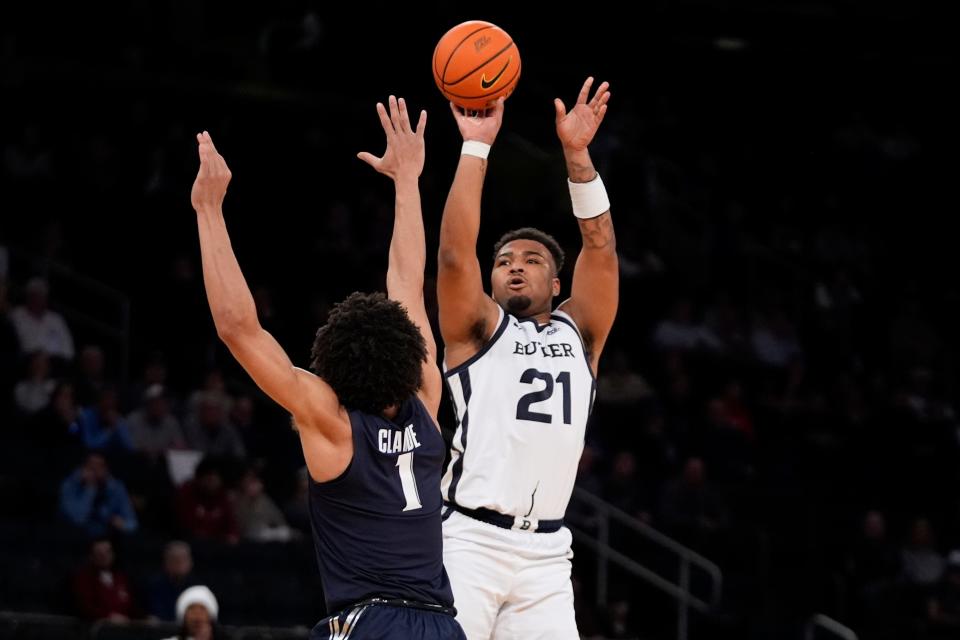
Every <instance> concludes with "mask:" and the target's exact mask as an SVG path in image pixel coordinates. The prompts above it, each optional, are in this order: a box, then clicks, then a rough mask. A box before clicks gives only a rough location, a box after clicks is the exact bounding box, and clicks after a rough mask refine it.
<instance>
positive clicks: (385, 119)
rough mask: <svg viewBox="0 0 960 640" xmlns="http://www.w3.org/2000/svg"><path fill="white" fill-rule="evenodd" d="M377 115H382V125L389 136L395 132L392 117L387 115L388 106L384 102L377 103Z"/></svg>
mask: <svg viewBox="0 0 960 640" xmlns="http://www.w3.org/2000/svg"><path fill="white" fill-rule="evenodd" d="M377 115H378V116H380V126H382V127H383V130H384V131H385V132H386V134H387V137H388V138H389V137H390V136H392V135H393V133H394V131H393V123H392V122H390V117H389V116H388V115H387V108H386V107H385V106H383V103H382V102H378V103H377Z"/></svg>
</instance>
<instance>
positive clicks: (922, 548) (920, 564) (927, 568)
mask: <svg viewBox="0 0 960 640" xmlns="http://www.w3.org/2000/svg"><path fill="white" fill-rule="evenodd" d="M945 564H946V563H945V561H944V559H943V556H942V555H940V553H938V552H937V549H936V545H935V543H934V535H933V527H932V526H931V525H930V521H929V520H927V519H926V518H917V519H916V520H914V521H913V523H912V524H911V526H910V538H909V540H908V541H907V544H906V545H905V546H904V547H903V549H902V550H901V551H900V568H901V571H902V574H903V579H904V580H905V581H906V582H907V583H908V584H910V585H913V586H917V587H929V586H932V585H934V584H936V583H937V582H939V581H940V578H942V577H943V570H944V566H945Z"/></svg>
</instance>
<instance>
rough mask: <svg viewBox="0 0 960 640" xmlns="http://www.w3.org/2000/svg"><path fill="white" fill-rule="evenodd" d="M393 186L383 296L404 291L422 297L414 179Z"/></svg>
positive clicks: (422, 253) (423, 256) (422, 252)
mask: <svg viewBox="0 0 960 640" xmlns="http://www.w3.org/2000/svg"><path fill="white" fill-rule="evenodd" d="M395 185H396V201H395V213H394V219H393V236H392V237H391V239H390V257H389V260H388V265H387V295H389V296H390V297H391V298H392V299H397V296H398V295H403V294H404V293H405V292H407V293H409V292H412V293H415V294H420V295H422V292H423V271H424V268H425V265H426V261H427V249H426V240H425V238H424V231H423V213H422V208H421V205H420V188H419V186H418V182H417V178H416V177H411V178H398V179H397V181H396V183H395Z"/></svg>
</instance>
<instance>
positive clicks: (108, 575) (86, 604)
mask: <svg viewBox="0 0 960 640" xmlns="http://www.w3.org/2000/svg"><path fill="white" fill-rule="evenodd" d="M115 563H116V558H115V556H114V552H113V544H112V543H111V542H110V540H109V539H107V538H97V539H95V540H94V541H93V542H92V543H91V544H90V555H89V558H88V559H87V561H86V563H84V565H83V567H81V568H80V569H79V570H78V571H77V572H76V574H75V575H74V577H73V585H72V586H73V597H74V601H75V602H76V605H77V609H78V611H79V613H80V615H81V616H82V617H83V618H85V619H87V620H90V621H94V620H110V621H111V622H126V621H128V620H130V618H132V617H134V616H135V615H136V607H135V604H134V601H133V596H132V594H131V592H130V584H129V580H128V579H127V575H126V574H125V573H124V572H123V571H120V570H118V569H117V568H116V566H115Z"/></svg>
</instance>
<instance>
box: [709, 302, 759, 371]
mask: <svg viewBox="0 0 960 640" xmlns="http://www.w3.org/2000/svg"><path fill="white" fill-rule="evenodd" d="M703 328H704V332H705V333H707V334H708V335H710V336H712V337H713V339H714V340H716V343H717V345H718V348H719V350H720V351H721V352H722V354H723V355H724V356H725V357H727V358H733V359H736V360H742V359H745V357H746V355H747V354H748V353H749V343H748V340H747V331H746V328H745V327H744V322H743V312H742V311H741V310H740V309H739V308H738V307H737V306H736V305H735V304H734V302H733V300H732V299H731V298H730V296H729V295H728V294H727V293H726V292H723V291H721V292H720V293H718V294H717V298H716V301H715V302H714V304H713V306H711V307H710V308H709V309H708V310H707V313H706V316H705V318H704V321H703Z"/></svg>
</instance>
